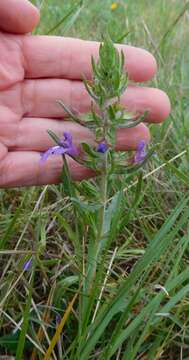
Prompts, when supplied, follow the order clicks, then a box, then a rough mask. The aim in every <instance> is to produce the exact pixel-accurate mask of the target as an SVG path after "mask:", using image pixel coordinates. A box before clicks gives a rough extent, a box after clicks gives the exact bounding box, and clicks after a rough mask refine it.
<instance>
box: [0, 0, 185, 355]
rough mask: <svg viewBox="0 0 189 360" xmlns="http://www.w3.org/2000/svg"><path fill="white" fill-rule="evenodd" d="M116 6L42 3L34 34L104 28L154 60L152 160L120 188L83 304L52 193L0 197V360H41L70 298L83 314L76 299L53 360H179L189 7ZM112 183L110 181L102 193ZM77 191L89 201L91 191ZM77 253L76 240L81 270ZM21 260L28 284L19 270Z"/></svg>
mask: <svg viewBox="0 0 189 360" xmlns="http://www.w3.org/2000/svg"><path fill="white" fill-rule="evenodd" d="M37 3H39V1H38V2H37ZM118 4H119V6H118V8H117V10H115V11H111V9H110V6H111V1H109V0H104V1H102V0H93V1H89V0H88V1H87V0H86V1H84V5H83V7H82V8H81V9H78V1H69V2H68V1H63V0H59V1H58V0H57V1H55V0H53V1H52V0H48V1H43V4H42V9H41V11H42V18H41V24H40V26H39V28H38V29H37V31H36V33H38V34H42V33H46V34H47V33H48V32H49V31H51V33H52V34H56V35H65V36H74V37H81V38H83V39H92V40H100V39H101V34H102V33H103V32H104V30H105V29H106V27H107V22H108V24H109V29H110V31H111V35H112V38H113V39H114V40H115V41H117V40H118V39H120V38H121V37H122V36H123V35H124V34H125V33H127V32H129V35H128V37H127V40H125V42H127V43H130V44H132V45H136V46H140V47H144V48H146V49H148V50H150V51H151V52H152V53H153V54H154V55H155V56H156V58H157V61H158V64H159V69H158V74H157V76H156V77H155V79H153V81H151V82H149V84H148V85H149V86H156V87H159V88H161V89H163V90H164V91H166V92H167V93H168V95H169V97H170V99H171V103H172V113H171V115H170V117H169V119H168V120H167V121H166V122H165V123H164V124H162V125H151V126H150V129H151V133H152V139H153V142H154V143H160V146H159V148H158V157H157V158H155V159H154V160H153V161H150V163H149V165H148V168H147V169H146V170H145V175H146V176H147V177H146V179H145V180H144V181H143V184H142V190H141V191H139V190H140V189H139V188H137V187H136V185H135V184H134V185H132V182H131V183H130V184H129V188H128V189H127V186H128V185H127V183H126V182H125V192H124V194H125V196H124V197H123V199H122V213H121V214H122V215H121V217H120V216H118V218H116V222H115V223H114V227H113V228H112V231H115V228H116V231H115V234H114V233H112V234H114V235H115V236H112V239H111V241H112V243H111V247H110V248H109V251H108V252H107V253H106V256H105V258H104V259H103V260H104V261H103V264H101V263H100V264H98V265H97V268H98V269H99V270H98V272H97V279H96V283H95V285H96V287H94V288H93V291H92V292H91V294H90V297H88V296H87V295H86V294H84V293H83V288H82V287H81V285H83V284H81V283H80V284H79V280H80V279H82V274H81V273H80V271H79V270H80V269H78V266H79V265H78V264H80V263H82V261H83V259H81V258H80V257H79V253H78V254H77V256H75V252H74V250H73V249H74V247H73V244H74V241H75V239H74V233H73V229H72V226H71V225H72V215H73V214H72V212H71V208H70V204H69V202H68V201H67V199H66V198H63V197H62V186H61V185H60V186H47V187H41V188H39V187H38V188H37V187H32V188H30V189H28V188H27V189H10V190H1V191H0V207H1V211H0V251H1V252H0V257H1V261H0V275H1V277H0V279H1V280H0V311H1V316H0V355H11V354H13V355H15V356H16V359H17V360H18V359H29V358H30V356H31V354H32V352H34V351H36V353H35V359H43V356H44V354H45V352H46V351H47V349H48V346H49V344H50V342H51V339H52V337H53V335H54V333H55V330H56V327H57V324H58V323H57V316H58V317H60V316H61V317H63V316H64V314H65V310H66V309H67V307H68V304H69V303H70V302H71V301H72V299H73V297H74V295H75V293H78V294H79V299H80V300H79V301H80V302H83V304H84V305H83V306H84V307H85V309H86V312H85V313H83V316H82V318H78V312H79V310H78V309H79V306H81V304H80V303H79V301H78V300H77V299H76V301H75V303H74V306H73V308H74V310H73V311H71V312H70V313H69V314H68V317H67V321H66V323H65V325H64V328H63V339H62V341H59V342H58V345H57V346H56V347H55V349H54V354H53V355H52V359H58V360H59V359H64V360H68V359H69V360H72V359H74V360H78V359H79V360H80V359H81V360H88V359H100V360H105V359H115V360H117V359H122V360H124V359H125V360H132V359H133V360H135V359H143V360H144V359H148V360H153V359H175V360H177V359H185V360H187V359H189V332H188V325H189V320H188V319H189V295H188V294H189V285H188V280H189V273H188V269H187V268H188V243H189V234H188V220H189V206H188V189H189V177H188V168H189V154H188V152H187V142H188V140H189V111H188V109H189V100H188V90H189V64H188V58H189V44H188V38H189V28H188V20H189V4H188V7H187V6H186V5H187V1H184V0H169V1H165V0H155V1H151V0H128V1H127V0H122V1H118ZM126 5H127V6H126ZM183 9H184V11H183ZM67 14H69V16H67ZM57 24H59V26H58V27H57V26H56V25H57ZM175 157H177V158H176V159H175V160H174V158H175ZM172 159H173V160H172ZM162 165H163V166H162ZM151 172H152V174H151ZM123 181H126V180H125V178H123V177H121V178H118V179H117V181H116V183H114V184H113V189H114V190H119V188H120V185H123ZM132 181H133V180H132ZM79 187H80V188H82V190H83V191H85V192H86V193H87V194H88V197H89V198H90V197H91V199H92V198H93V192H94V188H93V187H92V185H90V183H88V182H83V183H82V184H80V185H79ZM137 191H138V192H139V193H140V194H139V195H138V192H137ZM135 194H137V195H136V196H135ZM135 200H137V201H135ZM129 208H131V211H130V214H129V216H128V209H129ZM68 209H69V211H68ZM118 215H119V214H118ZM115 225H116V226H115ZM116 232H119V236H118V238H117V240H115V238H116ZM69 239H71V240H69ZM86 247H87V243H86V238H85V236H84V239H83V244H82V249H83V258H84V260H86V258H85V251H86ZM91 252H92V249H91ZM30 254H34V256H35V258H36V263H35V264H34V265H33V266H35V269H34V268H33V272H34V271H35V277H34V280H33V275H32V273H30V272H27V271H25V272H24V271H23V270H22V269H23V264H24V262H25V261H26V260H27V259H28V255H30ZM90 261H91V262H92V260H91V259H90V258H89V259H88V263H89V264H90ZM92 265H93V264H92ZM134 265H135V266H134ZM33 281H34V283H32V282H33ZM82 281H83V282H84V281H85V280H82ZM157 285H161V286H162V288H161V289H162V290H158V289H157ZM96 308H97V312H95V309H96ZM94 314H95V316H94ZM40 326H41V327H42V329H43V331H41V334H42V335H41V334H40V335H39V333H38V330H39V327H40ZM19 329H20V330H21V331H20V330H19ZM22 350H23V355H22ZM33 356H34V355H33ZM33 359H34V357H33Z"/></svg>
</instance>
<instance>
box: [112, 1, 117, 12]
mask: <svg viewBox="0 0 189 360" xmlns="http://www.w3.org/2000/svg"><path fill="white" fill-rule="evenodd" d="M117 8H118V3H117V2H113V3H112V5H111V10H112V11H114V10H116V9H117Z"/></svg>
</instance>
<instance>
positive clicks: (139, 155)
mask: <svg viewBox="0 0 189 360" xmlns="http://www.w3.org/2000/svg"><path fill="white" fill-rule="evenodd" d="M146 154H147V153H146V142H145V141H144V140H141V141H140V142H139V144H138V147H137V151H136V153H135V156H134V163H135V164H140V163H141V162H142V161H143V160H144V159H145V157H146Z"/></svg>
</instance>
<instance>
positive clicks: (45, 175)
mask: <svg viewBox="0 0 189 360" xmlns="http://www.w3.org/2000/svg"><path fill="white" fill-rule="evenodd" d="M38 22H39V12H38V10H37V9H36V8H35V7H34V6H33V5H32V4H31V3H30V2H29V1H27V0H1V1H0V187H1V188H6V187H19V186H31V185H43V184H53V183H58V182H59V179H60V173H61V168H62V160H61V157H60V156H54V157H51V158H49V160H48V161H47V163H46V164H45V165H44V166H40V164H39V160H40V152H43V151H46V150H47V149H48V148H49V147H50V146H52V145H54V143H53V141H52V140H51V139H50V137H49V135H48V134H47V131H46V130H47V129H51V130H52V131H54V132H55V133H56V134H57V135H58V136H62V134H63V132H64V131H70V132H71V133H72V134H73V138H74V142H75V143H76V144H79V143H80V142H81V141H88V142H92V134H91V133H90V132H89V130H88V129H86V128H84V127H81V126H78V125H77V124H74V123H73V122H71V121H69V120H67V119H66V114H65V113H64V111H63V110H62V108H61V107H59V105H57V103H56V100H57V99H62V100H63V101H64V103H65V104H66V105H67V106H68V107H69V108H72V109H74V110H77V111H79V112H86V111H89V109H90V98H89V96H88V94H87V92H86V90H85V88H84V86H83V83H82V81H81V74H84V75H85V77H86V78H88V79H90V78H91V55H93V56H94V57H95V58H97V57H98V48H99V43H97V42H91V41H83V40H80V39H71V38H63V37H54V36H50V37H49V36H32V35H30V34H29V33H30V32H31V31H32V30H33V29H34V28H35V27H36V25H37V24H38ZM118 47H119V48H122V49H123V51H124V53H125V56H126V70H127V71H128V74H129V79H130V80H131V82H130V84H131V85H130V86H129V87H128V89H127V90H126V92H125V93H124V95H123V96H122V104H123V105H124V106H125V107H127V109H128V110H129V111H135V112H137V113H143V112H144V111H146V110H148V111H149V116H148V119H147V121H148V122H156V123H160V122H162V121H163V120H165V119H166V117H167V116H168V115H169V112H170V102H169V99H168V97H167V95H166V94H165V93H164V92H163V91H161V90H159V89H155V88H149V87H147V86H146V87H145V86H140V87H139V86H136V85H134V82H145V81H148V80H150V79H151V78H152V77H153V76H154V75H155V73H156V70H157V66H156V61H155V59H154V58H153V56H152V55H151V54H150V53H148V52H147V51H145V50H143V49H139V48H135V47H131V46H126V45H124V46H123V45H118ZM143 139H144V140H146V141H149V140H150V134H149V130H148V127H147V126H146V125H144V124H140V125H138V126H137V127H135V128H133V129H126V130H121V131H118V133H117V150H118V151H119V150H122V151H127V150H130V149H136V147H137V144H138V143H139V142H140V140H143ZM69 166H70V171H71V174H72V176H73V178H74V179H75V180H81V179H84V178H89V177H90V176H92V175H93V174H92V173H91V171H89V170H88V169H85V168H83V167H82V166H81V165H79V164H77V163H76V162H74V161H73V160H72V159H69Z"/></svg>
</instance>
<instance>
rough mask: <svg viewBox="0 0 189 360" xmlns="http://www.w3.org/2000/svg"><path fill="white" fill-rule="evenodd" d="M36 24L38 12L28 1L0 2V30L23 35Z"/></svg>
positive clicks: (10, 0) (11, 0)
mask: <svg viewBox="0 0 189 360" xmlns="http://www.w3.org/2000/svg"><path fill="white" fill-rule="evenodd" d="M38 22H39V11H38V9H37V8H36V7H35V6H34V5H32V4H31V3H30V2H29V1H28V0H0V30H3V31H6V32H11V33H14V34H25V33H28V32H31V31H32V30H33V29H34V28H35V27H36V25H37V24H38Z"/></svg>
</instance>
